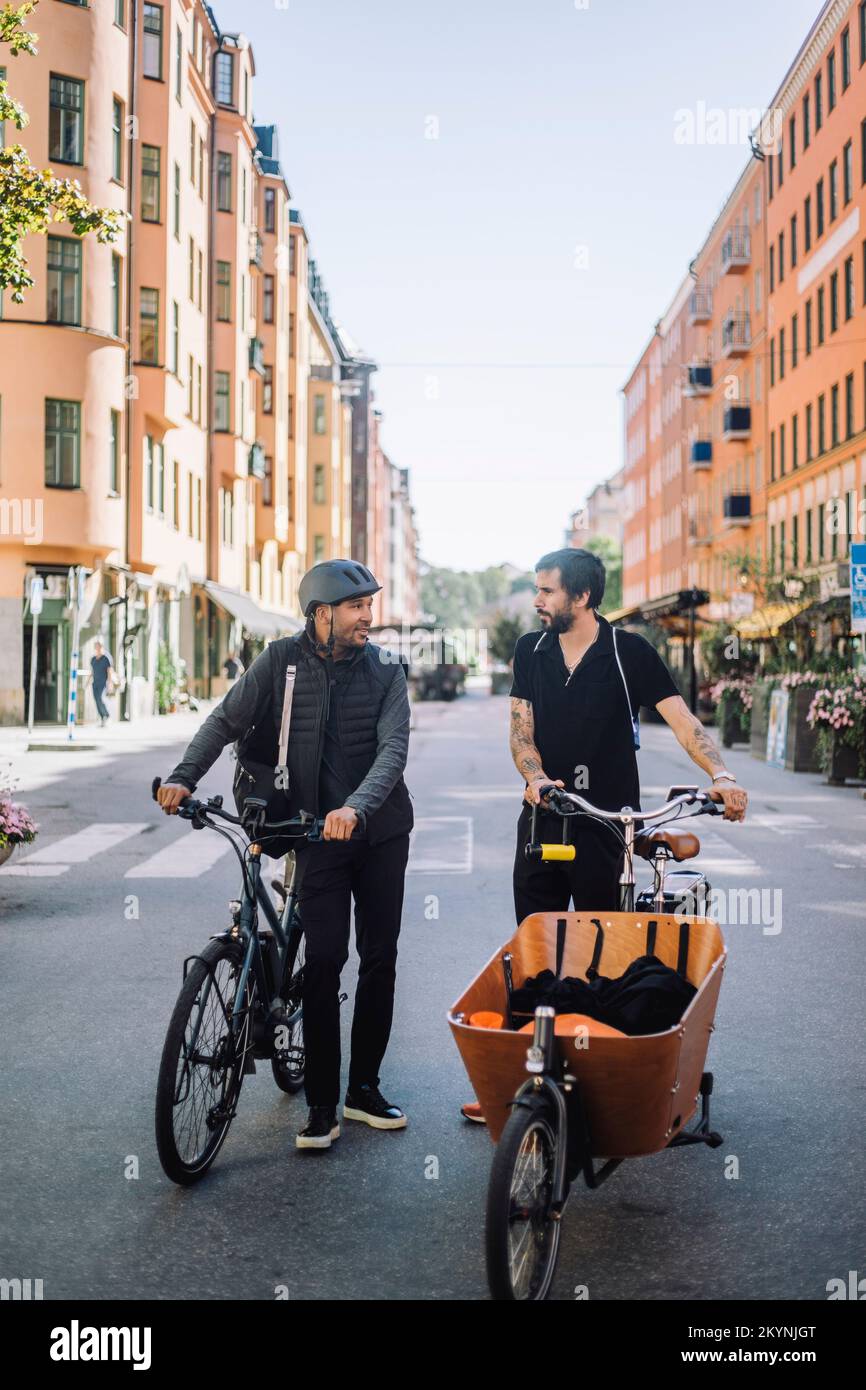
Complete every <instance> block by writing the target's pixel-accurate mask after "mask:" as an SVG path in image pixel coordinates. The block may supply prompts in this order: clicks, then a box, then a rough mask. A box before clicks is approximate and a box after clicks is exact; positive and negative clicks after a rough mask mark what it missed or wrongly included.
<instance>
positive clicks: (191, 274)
mask: <svg viewBox="0 0 866 1390" xmlns="http://www.w3.org/2000/svg"><path fill="white" fill-rule="evenodd" d="M186 263H187V265H186V269H187V287H186V288H187V293H188V295H189V298H190V302H191V303H193V304H194V303H195V242H194V241H193V239H192V237H190V238H189V241H188V243H187V255H186Z"/></svg>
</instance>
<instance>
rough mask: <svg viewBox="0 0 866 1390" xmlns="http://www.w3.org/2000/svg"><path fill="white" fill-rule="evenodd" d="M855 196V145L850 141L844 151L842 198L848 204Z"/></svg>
mask: <svg viewBox="0 0 866 1390" xmlns="http://www.w3.org/2000/svg"><path fill="white" fill-rule="evenodd" d="M853 196H854V145H853V143H852V141H851V140H849V141H848V143H847V144H846V146H845V148H844V149H843V151H842V198H843V200H844V202H845V203H846V204H848V203H850V201H851V199H852V198H853Z"/></svg>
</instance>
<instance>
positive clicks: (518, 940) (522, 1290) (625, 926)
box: [448, 787, 726, 1301]
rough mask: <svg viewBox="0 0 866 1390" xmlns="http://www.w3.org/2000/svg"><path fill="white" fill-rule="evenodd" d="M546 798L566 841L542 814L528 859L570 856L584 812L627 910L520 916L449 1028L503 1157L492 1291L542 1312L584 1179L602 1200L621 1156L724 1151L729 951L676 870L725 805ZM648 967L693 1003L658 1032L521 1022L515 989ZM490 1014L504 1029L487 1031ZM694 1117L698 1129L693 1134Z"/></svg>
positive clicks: (687, 873) (494, 1213) (690, 796)
mask: <svg viewBox="0 0 866 1390" xmlns="http://www.w3.org/2000/svg"><path fill="white" fill-rule="evenodd" d="M542 795H543V797H544V798H545V807H546V808H547V807H549V808H550V809H551V810H553V811H555V812H556V813H557V814H558V815H559V816H561V817H562V823H563V831H562V843H561V844H541V843H539V842H538V841H537V839H536V819H537V817H536V813H535V811H533V817H532V826H531V832H530V840H529V842H528V844H527V846H526V853H527V855H528V856H531V857H534V858H537V859H541V860H544V861H555V860H563V859H570V858H573V856H574V846H573V845H570V844H569V843H568V841H567V837H568V821H569V819H570V818H571V817H572V816H575V815H589V816H592V817H593V818H595V819H597V820H601V821H603V822H604V823H606V824H607V825H609V826H611V827H612V828H613V829H614V832H615V833H617V834H618V835H619V836H620V838H621V841H622V848H623V850H624V862H623V870H622V874H621V876H620V890H619V907H620V910H619V911H618V912H602V913H592V912H542V913H534V914H533V915H531V916H529V917H527V918H525V919H524V921H523V922H522V923H521V924H520V926H519V927H518V929H517V931H516V932H515V934H514V935H513V936H512V937H511V939H510V940H509V941H507V942H506V943H505V945H504V946H503V947H501V948H500V949H499V950H498V951H497V952H496V954H495V955H494V956H492V957H491V959H490V960H489V961H488V962H487V964H486V965H485V966H484V968H483V970H482V971H481V973H480V974H479V975H477V976H476V978H475V979H474V980H473V981H472V983H471V984H470V985H469V987H468V989H466V990H465V992H464V993H463V994H462V995H461V996H460V998H459V999H458V1000H457V1002H456V1003H455V1004H454V1005H453V1006H452V1008H451V1010H450V1012H449V1015H448V1021H449V1024H450V1027H451V1030H452V1032H453V1034H454V1038H455V1041H456V1043H457V1046H458V1048H459V1050H460V1054H461V1057H462V1059H463V1063H464V1065H465V1067H466V1070H467V1072H468V1074H469V1078H470V1080H471V1082H472V1085H473V1088H474V1090H475V1094H476V1096H477V1098H478V1101H479V1103H480V1105H481V1109H482V1111H483V1114H484V1118H485V1120H486V1123H487V1129H488V1133H489V1134H490V1138H491V1139H492V1140H493V1142H494V1143H495V1144H496V1152H495V1154H494V1158H493V1166H492V1171H491V1175H490V1184H489V1189H488V1198H487V1215H486V1238H485V1244H486V1259H487V1277H488V1283H489V1286H490V1292H491V1294H492V1296H493V1298H495V1299H504V1300H520V1301H540V1300H543V1299H544V1298H546V1297H547V1295H548V1293H549V1291H550V1286H551V1283H552V1280H553V1276H554V1272H555V1269H556V1261H557V1256H558V1252H559V1240H560V1233H561V1229H562V1216H563V1213H564V1210H565V1206H566V1202H567V1201H568V1197H569V1191H570V1188H571V1185H572V1183H573V1182H574V1181H575V1180H576V1179H577V1178H578V1176H579V1175H581V1174H582V1175H583V1178H584V1181H585V1183H586V1185H587V1187H589V1188H597V1187H599V1186H600V1185H601V1184H602V1183H603V1182H605V1181H606V1180H607V1179H608V1178H609V1177H610V1176H611V1174H612V1173H613V1172H615V1171H616V1169H617V1168H618V1167H619V1165H620V1164H621V1163H622V1162H623V1160H624V1159H626V1158H636V1157H640V1156H646V1155H649V1154H655V1153H659V1152H660V1151H661V1150H662V1149H672V1148H678V1147H680V1146H683V1145H686V1144H707V1145H709V1146H710V1147H711V1148H716V1147H717V1146H718V1145H719V1144H721V1143H722V1142H723V1141H722V1136H721V1135H719V1134H717V1133H716V1132H715V1131H714V1130H712V1129H711V1128H710V1096H711V1094H712V1089H713V1078H712V1074H711V1073H710V1072H706V1071H704V1063H705V1060H706V1054H707V1047H708V1044H709V1039H710V1034H711V1033H712V1031H713V1026H714V1025H713V1018H714V1015H715V1011H716V1004H717V1001H718V997H719V989H720V986H721V980H722V972H723V970H724V966H725V955H726V952H725V945H724V941H723V939H722V934H721V932H720V930H719V926H718V924H717V923H716V922H714V921H712V920H711V919H709V918H708V917H707V916H705V915H701V913H702V912H703V911H705V907H706V900H707V897H708V896H709V892H710V888H709V884H708V883H707V881H706V878H705V877H704V875H703V874H702V873H701V872H699V871H697V870H671V869H670V868H669V865H670V863H671V861H672V860H673V861H676V862H680V861H683V860H686V859H693V858H694V857H695V856H696V855H697V854H698V852H699V850H700V843H699V841H698V838H697V836H696V835H695V834H694V833H693V832H691V831H690V830H687V829H685V828H682V827H679V826H674V825H672V824H671V821H673V820H676V819H683V818H691V817H693V816H696V815H712V814H717V815H720V814H723V810H722V808H721V807H720V806H719V805H718V803H717V802H715V801H713V800H712V799H711V798H710V797H709V796H708V794H707V793H705V792H700V791H699V790H698V789H697V788H696V787H686V788H672V789H671V791H670V792H669V793H668V799H667V801H666V803H665V804H664V805H663V806H661V807H659V808H658V809H656V810H654V811H633V810H631V809H630V808H628V807H626V808H624V809H623V810H622V811H618V812H611V811H604V810H600V809H599V808H598V807H596V806H593V805H592V804H591V803H590V802H588V801H586V800H585V799H584V798H583V797H582V796H579V795H576V794H574V793H569V792H564V791H561V790H560V789H558V788H555V787H551V788H544V789H543V792H542ZM659 822H664V823H663V824H659ZM635 855H638V856H640V857H642V858H645V859H647V860H649V862H650V863H651V865H652V867H653V873H654V881H653V886H652V888H651V889H647V890H646V891H644V892H642V893H640V894H639V895H638V897H637V899H636V898H635V878H634V857H635ZM644 955H654V956H655V957H656V958H657V959H659V960H661V961H662V962H663V963H664V964H665V965H668V966H671V967H673V968H674V969H677V970H678V971H679V973H680V975H682V976H684V977H685V978H686V979H687V980H688V981H689V982H690V983H691V984H692V985H693V986H694V987H695V990H696V993H695V994H694V995H693V997H692V998H691V1002H690V1003H689V1004H688V1006H687V1008H686V1009H685V1012H684V1013H683V1014H682V1016H681V1017H680V1019H679V1021H678V1022H677V1023H676V1024H675V1025H674V1026H673V1027H670V1028H668V1029H667V1030H666V1031H664V1032H660V1033H654V1034H649V1035H639V1036H629V1035H626V1034H625V1033H619V1032H617V1031H616V1030H614V1029H611V1028H605V1027H604V1026H603V1025H601V1026H594V1025H593V1023H592V1020H589V1019H587V1020H586V1025H588V1026H583V1027H581V1026H579V1025H578V1026H577V1027H574V1026H566V1027H564V1028H563V1029H560V1026H559V1022H564V1020H563V1016H562V1015H560V1016H559V1022H558V1021H557V1016H556V1014H555V1012H554V1009H553V1008H551V1007H548V1006H541V1007H538V1008H536V1009H535V1010H534V1014H533V1015H531V1016H527V1017H526V1018H524V1017H523V1016H520V1015H516V1014H514V1013H513V1012H512V1009H511V999H512V994H513V991H514V990H515V989H516V988H518V987H519V986H520V985H521V984H522V983H523V982H524V981H525V980H527V979H528V978H529V977H531V976H535V975H537V974H538V972H540V971H542V970H545V969H551V970H554V969H555V973H556V976H557V977H561V976H573V977H579V978H581V979H592V978H593V977H594V975H597V974H599V973H601V971H602V970H603V973H604V975H605V976H607V977H611V978H613V977H617V976H619V975H621V974H622V973H623V972H624V971H625V970H626V969H627V967H628V966H629V965H630V964H631V963H632V961H634V960H635V959H636V958H637V957H640V956H644ZM491 1015H499V1016H500V1017H501V1018H502V1020H503V1022H504V1023H505V1026H504V1027H496V1026H492V1027H491V1026H489V1019H490V1016H491ZM572 1017H576V1016H572ZM471 1019H475V1023H473V1022H470V1020H471ZM479 1020H484V1021H487V1022H488V1026H478V1023H479ZM521 1025H522V1027H523V1031H522V1032H521V1031H519V1030H520V1028H521ZM530 1033H531V1036H530ZM527 1044H528V1046H527ZM698 1106H700V1115H699V1117H698V1121H697V1123H696V1124H695V1126H694V1127H693V1128H691V1129H688V1128H687V1125H688V1124H689V1122H690V1121H691V1119H692V1117H693V1116H694V1115H695V1112H696V1110H697V1109H698ZM596 1160H603V1162H601V1163H600V1164H597V1162H596Z"/></svg>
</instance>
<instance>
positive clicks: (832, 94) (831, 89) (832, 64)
mask: <svg viewBox="0 0 866 1390" xmlns="http://www.w3.org/2000/svg"><path fill="white" fill-rule="evenodd" d="M835 106H836V54H835V52H833V53H830V54H828V55H827V115H828V116H829V114H830V112H831V111H833V110H834V109H835Z"/></svg>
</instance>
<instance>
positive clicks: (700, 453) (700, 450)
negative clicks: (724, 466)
mask: <svg viewBox="0 0 866 1390" xmlns="http://www.w3.org/2000/svg"><path fill="white" fill-rule="evenodd" d="M689 463H690V466H691V469H692V472H694V473H699V472H702V471H703V470H705V469H707V468H712V466H713V441H712V440H711V439H694V440H692V447H691V452H690V455H689Z"/></svg>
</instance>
